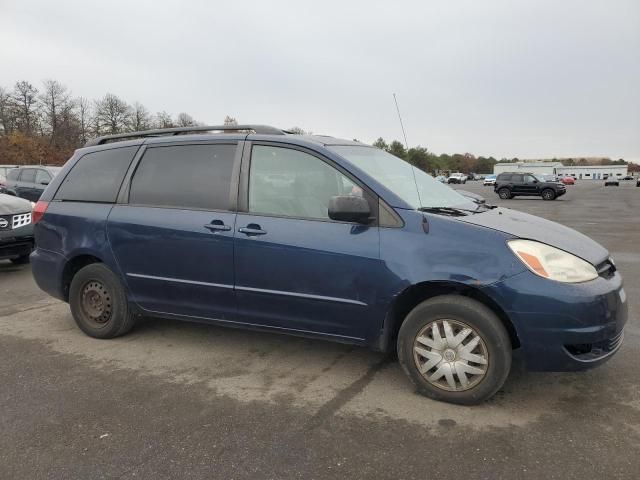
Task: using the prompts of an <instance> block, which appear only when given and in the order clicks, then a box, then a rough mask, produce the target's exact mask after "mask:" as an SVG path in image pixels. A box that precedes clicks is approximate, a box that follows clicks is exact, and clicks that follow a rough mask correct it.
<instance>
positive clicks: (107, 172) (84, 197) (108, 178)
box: [55, 146, 138, 203]
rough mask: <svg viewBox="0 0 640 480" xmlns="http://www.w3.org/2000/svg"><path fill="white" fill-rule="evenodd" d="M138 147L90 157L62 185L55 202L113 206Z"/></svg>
mask: <svg viewBox="0 0 640 480" xmlns="http://www.w3.org/2000/svg"><path fill="white" fill-rule="evenodd" d="M137 150H138V147H137V146H136V147H124V148H113V149H110V150H100V151H98V152H93V153H87V154H86V155H84V156H83V157H82V158H81V159H80V160H78V162H77V163H76V164H75V165H74V166H73V168H72V170H71V171H70V172H69V174H68V175H67V177H66V178H65V179H64V182H62V185H60V188H59V189H58V193H56V196H55V200H68V201H76V202H103V203H113V202H115V201H116V198H117V196H118V190H119V189H120V185H121V184H122V180H123V179H124V176H125V174H126V173H127V168H129V164H130V163H131V160H132V159H133V156H134V155H135V153H136V151H137Z"/></svg>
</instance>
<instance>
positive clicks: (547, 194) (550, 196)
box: [542, 188, 556, 200]
mask: <svg viewBox="0 0 640 480" xmlns="http://www.w3.org/2000/svg"><path fill="white" fill-rule="evenodd" d="M555 198H556V193H555V192H554V191H553V190H551V189H550V188H547V189H546V190H543V191H542V199H543V200H555Z"/></svg>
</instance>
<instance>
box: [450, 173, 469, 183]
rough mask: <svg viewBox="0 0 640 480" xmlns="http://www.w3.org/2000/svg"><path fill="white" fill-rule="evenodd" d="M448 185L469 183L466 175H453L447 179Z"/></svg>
mask: <svg viewBox="0 0 640 480" xmlns="http://www.w3.org/2000/svg"><path fill="white" fill-rule="evenodd" d="M447 183H467V176H466V175H465V174H464V173H459V172H458V173H452V174H451V175H449V178H447Z"/></svg>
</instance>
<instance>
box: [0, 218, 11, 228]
mask: <svg viewBox="0 0 640 480" xmlns="http://www.w3.org/2000/svg"><path fill="white" fill-rule="evenodd" d="M11 220H12V217H11V215H0V230H11Z"/></svg>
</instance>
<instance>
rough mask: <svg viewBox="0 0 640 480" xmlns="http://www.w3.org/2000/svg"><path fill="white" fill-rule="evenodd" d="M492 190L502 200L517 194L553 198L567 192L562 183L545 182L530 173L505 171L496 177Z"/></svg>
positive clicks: (545, 198) (544, 198)
mask: <svg viewBox="0 0 640 480" xmlns="http://www.w3.org/2000/svg"><path fill="white" fill-rule="evenodd" d="M493 191H494V192H496V193H497V194H498V196H499V197H500V198H501V199H503V200H507V199H509V198H513V197H517V196H537V197H542V199H543V200H555V199H556V198H558V197H561V196H562V195H564V194H565V193H567V188H566V187H565V186H564V185H563V184H562V183H558V182H546V181H544V180H542V179H540V178H538V177H536V176H535V175H534V174H532V173H518V172H505V173H501V174H500V175H498V177H497V178H496V183H495V185H494V186H493Z"/></svg>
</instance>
